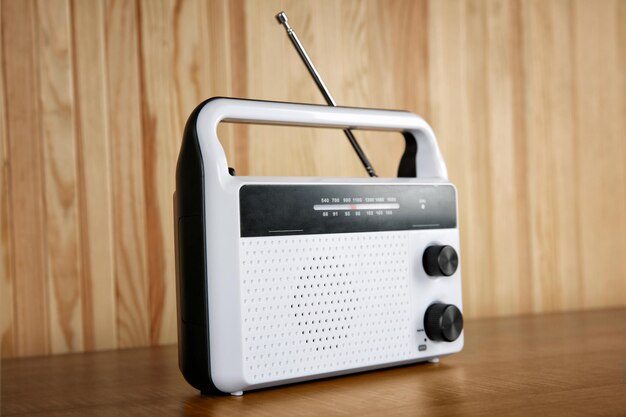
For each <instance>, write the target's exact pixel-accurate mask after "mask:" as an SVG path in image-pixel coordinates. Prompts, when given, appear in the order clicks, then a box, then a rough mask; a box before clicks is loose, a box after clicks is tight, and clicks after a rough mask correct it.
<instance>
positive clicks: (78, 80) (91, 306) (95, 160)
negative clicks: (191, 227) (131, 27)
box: [71, 0, 118, 350]
mask: <svg viewBox="0 0 626 417" xmlns="http://www.w3.org/2000/svg"><path fill="white" fill-rule="evenodd" d="M71 13H72V23H71V25H72V41H73V48H72V49H73V78H74V97H75V99H74V102H75V106H76V110H75V119H76V122H75V126H76V142H77V153H78V185H79V187H80V188H79V197H80V200H79V204H80V206H79V207H80V231H81V245H82V250H81V263H82V269H81V275H82V280H81V282H82V299H83V303H82V315H83V337H84V347H85V350H98V349H114V348H116V347H117V342H118V340H117V325H116V320H115V317H116V304H115V300H116V298H115V276H114V266H113V232H112V227H113V225H112V223H113V218H112V208H113V207H112V197H111V183H110V181H111V175H110V172H111V157H110V147H111V144H110V140H109V135H108V126H107V121H108V119H107V111H108V109H107V100H106V97H107V94H106V93H107V89H106V88H107V79H106V71H105V62H104V56H105V32H104V2H103V1H92V0H72V3H71Z"/></svg>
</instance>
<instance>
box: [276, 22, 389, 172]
mask: <svg viewBox="0 0 626 417" xmlns="http://www.w3.org/2000/svg"><path fill="white" fill-rule="evenodd" d="M276 20H278V23H280V24H281V25H283V26H284V27H285V30H286V31H287V36H289V39H290V40H291V43H292V44H293V46H294V47H295V48H296V51H298V54H299V55H300V58H302V62H304V65H306V68H307V69H308V70H309V73H310V74H311V77H313V80H314V81H315V84H317V87H318V88H319V89H320V91H321V92H322V95H323V96H324V99H325V100H326V103H328V105H329V106H333V107H337V103H336V102H335V99H333V96H331V95H330V91H328V88H327V87H326V84H324V81H322V77H320V74H319V73H318V72H317V69H316V68H315V66H314V65H313V62H311V58H309V55H308V54H307V53H306V51H305V50H304V46H302V44H301V43H300V39H298V35H296V32H294V31H293V29H292V28H291V26H289V23H287V22H288V20H289V19H287V15H286V14H285V12H280V13H278V14H277V15H276ZM343 133H345V134H346V137H347V138H348V140H349V141H350V145H352V147H353V148H354V151H355V152H356V154H357V155H358V156H359V159H360V160H361V163H362V164H363V166H364V167H365V170H366V171H367V173H368V174H369V176H370V177H377V176H378V175H376V171H374V168H373V167H372V164H371V163H370V161H369V160H368V159H367V156H365V153H364V152H363V149H361V146H359V142H357V140H356V138H355V137H354V134H353V133H352V131H351V130H350V129H344V130H343Z"/></svg>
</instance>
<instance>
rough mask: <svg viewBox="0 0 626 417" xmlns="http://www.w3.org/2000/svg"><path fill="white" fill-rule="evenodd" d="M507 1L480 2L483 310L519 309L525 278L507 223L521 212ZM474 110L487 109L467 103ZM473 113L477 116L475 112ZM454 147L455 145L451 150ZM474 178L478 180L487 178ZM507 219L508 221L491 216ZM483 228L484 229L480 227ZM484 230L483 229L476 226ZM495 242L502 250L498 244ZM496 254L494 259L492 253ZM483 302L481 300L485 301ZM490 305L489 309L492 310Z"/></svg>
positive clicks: (510, 18)
mask: <svg viewBox="0 0 626 417" xmlns="http://www.w3.org/2000/svg"><path fill="white" fill-rule="evenodd" d="M511 5H512V4H511V2H508V1H506V0H490V1H487V2H485V3H484V6H485V9H484V11H483V13H484V14H485V25H486V27H485V29H486V32H487V33H486V38H485V40H484V43H483V48H484V49H485V68H484V70H485V76H487V80H486V86H485V88H486V91H485V92H484V94H485V96H486V97H485V98H486V100H487V102H488V112H486V113H487V132H488V133H487V136H486V137H484V138H480V137H475V139H474V140H475V141H476V142H479V141H482V140H484V141H487V147H488V149H487V154H486V159H487V161H488V162H487V165H488V167H489V179H490V181H491V182H490V184H489V186H490V188H489V193H488V195H485V197H487V200H486V201H483V202H482V203H481V204H482V205H483V207H484V206H485V205H489V206H490V209H489V211H490V212H491V218H489V219H486V221H487V222H489V223H490V224H491V225H492V227H491V233H492V235H491V242H492V247H491V248H490V249H488V250H492V251H493V252H492V255H491V257H490V258H491V259H493V261H492V267H491V271H490V276H489V277H486V276H483V277H474V278H475V279H476V280H481V281H486V284H487V285H488V286H490V287H492V288H493V289H494V291H493V298H492V299H490V300H489V301H487V302H488V303H489V304H490V305H491V306H490V307H489V308H486V309H485V310H486V311H485V315H487V314H493V313H492V311H493V309H495V310H497V311H498V312H499V313H500V314H506V315H510V314H515V313H517V312H518V311H519V310H520V305H519V304H520V299H519V295H518V292H517V291H515V288H516V287H517V286H518V283H519V282H520V281H521V280H525V279H527V277H526V276H521V275H520V269H519V255H518V252H519V250H518V247H519V241H520V238H519V236H518V230H517V229H516V228H515V227H511V226H512V223H513V224H514V222H512V221H510V220H514V219H516V218H517V217H518V216H519V210H518V207H517V206H516V204H515V203H514V201H515V198H516V195H517V185H518V184H517V183H516V181H515V159H516V155H515V128H514V120H515V117H516V114H515V113H516V111H517V112H521V111H522V109H519V108H516V107H515V100H514V82H515V80H514V77H515V76H516V75H518V74H519V73H517V72H516V71H515V69H514V65H515V62H516V61H515V60H514V58H513V54H518V53H521V51H519V50H517V49H516V48H515V44H514V41H515V32H514V31H515V30H518V27H516V25H515V24H514V21H513V13H512V7H511ZM468 110H469V111H470V112H472V113H473V114H474V115H475V114H476V113H482V112H484V111H485V109H481V108H470V109H468ZM474 117H475V116H474ZM453 151H454V150H453ZM485 180H487V179H486V178H484V179H480V178H479V179H478V181H485ZM494 219H502V220H504V219H507V221H494ZM484 232H485V233H486V230H485V231H484ZM480 233H483V232H480ZM498 248H499V249H500V250H498ZM494 257H497V259H494ZM483 302H484V301H483ZM490 310H491V311H490Z"/></svg>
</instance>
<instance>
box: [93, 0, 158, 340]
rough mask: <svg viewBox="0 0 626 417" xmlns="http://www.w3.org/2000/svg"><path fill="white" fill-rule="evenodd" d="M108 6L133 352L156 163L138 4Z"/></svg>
mask: <svg viewBox="0 0 626 417" xmlns="http://www.w3.org/2000/svg"><path fill="white" fill-rule="evenodd" d="M105 4H106V5H105V18H104V20H105V34H106V41H105V42H106V52H105V65H106V73H107V75H108V84H107V99H108V100H107V104H108V109H107V114H108V122H109V134H110V135H111V162H112V164H111V175H112V180H111V185H112V187H111V188H112V196H113V247H114V257H113V266H114V268H115V285H116V297H117V317H116V320H117V326H118V332H117V334H118V345H119V346H120V347H131V346H141V345H145V344H148V343H149V342H150V321H149V317H150V315H149V311H148V308H149V289H148V281H149V278H150V277H149V275H148V272H149V271H148V265H147V263H148V260H147V248H148V243H147V239H146V236H147V233H146V232H147V222H146V217H147V213H146V208H147V207H146V188H145V178H144V163H152V162H147V161H144V157H143V155H144V149H143V144H144V141H143V140H142V138H143V136H142V134H143V131H142V117H141V116H142V114H141V90H140V66H139V61H140V57H139V41H138V39H139V36H140V33H139V16H138V13H137V11H138V4H137V3H136V2H128V1H122V0H110V1H106V3H105ZM147 153H149V152H147ZM103 174H107V173H103Z"/></svg>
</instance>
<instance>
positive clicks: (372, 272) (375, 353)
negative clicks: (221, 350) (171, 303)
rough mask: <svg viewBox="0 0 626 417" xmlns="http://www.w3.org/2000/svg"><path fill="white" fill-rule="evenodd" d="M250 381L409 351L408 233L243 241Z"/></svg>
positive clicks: (391, 357) (407, 355)
mask: <svg viewBox="0 0 626 417" xmlns="http://www.w3.org/2000/svg"><path fill="white" fill-rule="evenodd" d="M240 259H241V263H240V265H241V275H240V276H241V280H242V291H243V304H242V308H243V312H242V313H243V314H242V317H243V329H242V331H243V339H244V355H245V356H244V369H245V371H246V376H247V378H248V379H249V380H250V382H251V383H261V382H266V381H271V380H274V379H284V378H291V377H293V378H295V377H299V376H305V375H310V374H318V373H325V372H333V371H338V370H342V369H347V368H357V367H364V366H368V365H372V364H378V363H385V362H395V361H400V360H404V359H410V357H411V354H412V352H413V350H414V346H413V344H412V340H413V339H412V334H413V329H411V312H410V311H409V301H410V300H409V291H408V279H409V278H410V277H409V276H408V275H409V265H408V235H407V233H406V232H379V233H352V234H345V235H314V236H313V235H311V236H286V237H285V236H281V237H261V238H245V239H241V245H240Z"/></svg>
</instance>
